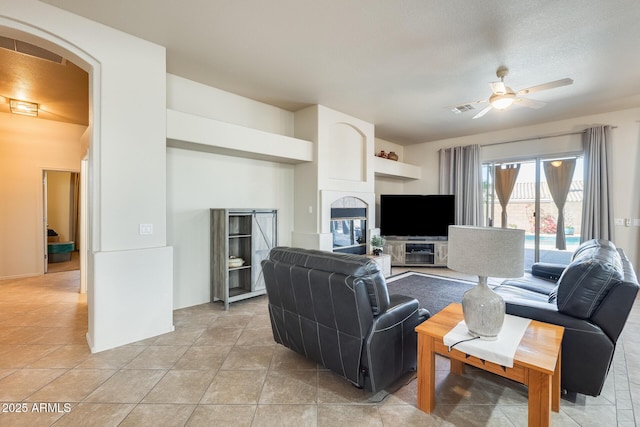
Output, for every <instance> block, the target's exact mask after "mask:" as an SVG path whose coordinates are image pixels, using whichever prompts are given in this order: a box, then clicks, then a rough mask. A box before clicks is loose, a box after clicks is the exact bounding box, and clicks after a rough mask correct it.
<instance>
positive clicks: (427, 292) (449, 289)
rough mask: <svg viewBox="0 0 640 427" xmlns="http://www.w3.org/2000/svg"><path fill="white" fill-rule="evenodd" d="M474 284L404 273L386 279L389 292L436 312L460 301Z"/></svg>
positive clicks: (430, 311) (432, 313)
mask: <svg viewBox="0 0 640 427" xmlns="http://www.w3.org/2000/svg"><path fill="white" fill-rule="evenodd" d="M475 285H476V284H475V283H473V282H467V281H464V280H455V279H449V278H445V277H438V276H432V275H426V274H421V273H405V274H403V275H402V277H399V278H397V279H392V280H391V281H387V288H388V289H389V294H400V295H406V296H409V297H413V298H415V299H417V300H418V301H420V307H423V308H426V309H427V310H429V313H431V315H434V314H436V313H437V312H439V311H440V310H442V309H443V308H445V307H446V306H448V305H449V304H451V303H452V302H462V295H463V294H464V293H465V292H466V291H467V290H468V289H471V288H472V287H474V286H475Z"/></svg>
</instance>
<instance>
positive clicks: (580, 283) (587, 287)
mask: <svg viewBox="0 0 640 427" xmlns="http://www.w3.org/2000/svg"><path fill="white" fill-rule="evenodd" d="M623 277H624V271H623V268H622V260H621V258H620V254H619V253H618V251H617V250H616V248H615V246H614V245H613V244H612V243H611V242H608V241H604V240H591V241H588V242H585V243H583V244H582V245H580V247H579V248H578V249H577V250H576V252H575V253H574V256H573V261H572V262H571V264H569V265H568V266H567V268H566V269H565V270H564V272H563V273H562V276H560V279H559V280H558V288H557V296H556V302H557V305H558V311H560V312H561V313H565V314H568V315H570V316H573V317H578V318H581V319H588V318H590V317H591V315H592V314H593V313H594V312H595V311H596V310H597V308H598V306H599V305H600V303H601V302H602V300H603V299H604V298H605V296H606V295H607V293H608V292H609V291H610V290H611V289H612V288H613V287H614V286H616V285H617V284H619V283H620V282H621V281H622V280H623ZM552 294H553V293H552ZM552 298H553V296H552V295H551V296H550V300H551V299H552Z"/></svg>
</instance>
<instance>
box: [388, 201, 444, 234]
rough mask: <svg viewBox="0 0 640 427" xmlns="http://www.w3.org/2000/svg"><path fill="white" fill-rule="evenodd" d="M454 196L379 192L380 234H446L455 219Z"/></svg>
mask: <svg viewBox="0 0 640 427" xmlns="http://www.w3.org/2000/svg"><path fill="white" fill-rule="evenodd" d="M454 206H455V203H454V196H453V195H435V194H434V195H418V194H409V195H407V194H382V195H381V196H380V234H382V235H383V236H406V237H430V238H439V237H446V236H448V234H449V225H453V224H454V221H455V211H454Z"/></svg>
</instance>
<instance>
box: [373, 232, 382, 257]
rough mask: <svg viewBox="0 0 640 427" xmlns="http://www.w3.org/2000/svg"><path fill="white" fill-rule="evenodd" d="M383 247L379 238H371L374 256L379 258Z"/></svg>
mask: <svg viewBox="0 0 640 427" xmlns="http://www.w3.org/2000/svg"><path fill="white" fill-rule="evenodd" d="M383 246H384V239H383V238H382V237H381V236H372V237H371V248H372V250H373V254H374V255H375V256H380V255H381V254H382V247H383Z"/></svg>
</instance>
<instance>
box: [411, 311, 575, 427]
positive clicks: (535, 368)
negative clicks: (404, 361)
mask: <svg viewBox="0 0 640 427" xmlns="http://www.w3.org/2000/svg"><path fill="white" fill-rule="evenodd" d="M461 320H463V315H462V306H461V305H460V304H450V305H449V306H447V307H446V308H445V309H444V310H442V311H440V312H438V313H437V314H435V315H434V316H433V317H431V318H430V319H428V320H426V321H425V322H423V323H422V324H420V325H418V326H417V327H416V332H417V333H418V409H421V410H423V411H424V412H427V413H430V412H431V411H433V409H434V408H435V406H436V398H435V387H436V381H435V355H436V354H440V355H442V356H445V357H448V358H449V359H450V360H451V372H452V373H454V374H458V375H461V374H463V373H464V365H465V364H467V365H472V366H475V367H477V368H480V369H483V370H485V371H488V372H492V373H494V374H496V375H500V376H503V377H505V378H509V379H511V380H514V381H517V382H519V383H522V384H524V385H526V386H527V387H529V426H548V425H549V424H550V421H551V410H553V411H554V412H558V411H559V410H560V359H561V355H560V344H561V343H562V335H563V334H564V328H563V327H562V326H557V325H551V324H548V323H543V322H538V321H536V320H532V321H531V323H530V324H529V327H528V328H527V330H526V331H525V334H524V336H523V337H522V341H520V345H519V346H518V349H517V350H516V354H515V357H514V362H513V368H507V367H504V366H501V365H498V364H496V363H492V362H487V361H484V360H480V359H478V358H477V357H474V356H469V355H467V354H465V353H463V352H461V351H458V350H456V349H452V350H451V352H449V351H448V347H447V346H446V345H444V344H443V342H442V339H443V337H444V336H445V335H446V334H447V333H448V332H449V331H450V330H451V329H453V328H454V327H455V326H456V325H457V324H458V323H459V322H460V321H461Z"/></svg>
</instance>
